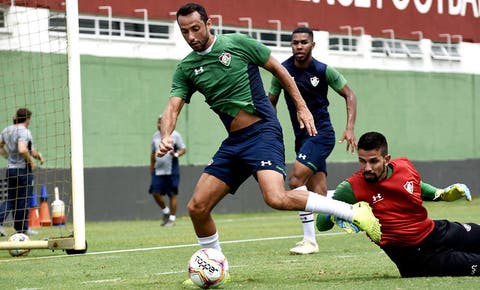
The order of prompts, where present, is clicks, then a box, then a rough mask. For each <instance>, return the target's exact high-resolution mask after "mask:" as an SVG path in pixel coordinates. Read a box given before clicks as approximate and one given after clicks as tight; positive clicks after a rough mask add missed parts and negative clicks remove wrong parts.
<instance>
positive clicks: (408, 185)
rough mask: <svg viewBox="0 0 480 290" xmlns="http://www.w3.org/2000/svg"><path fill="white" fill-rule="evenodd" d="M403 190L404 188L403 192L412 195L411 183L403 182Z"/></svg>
mask: <svg viewBox="0 0 480 290" xmlns="http://www.w3.org/2000/svg"><path fill="white" fill-rule="evenodd" d="M403 188H405V190H406V191H407V192H408V193H410V194H412V193H413V181H407V182H405V184H404V185H403Z"/></svg>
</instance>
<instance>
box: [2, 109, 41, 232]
mask: <svg viewBox="0 0 480 290" xmlns="http://www.w3.org/2000/svg"><path fill="white" fill-rule="evenodd" d="M31 116H32V112H31V111H30V110H29V109H27V108H20V109H18V110H17V113H16V115H15V117H14V122H13V123H14V124H13V125H10V126H8V127H6V128H5V129H4V130H3V131H2V133H1V134H0V155H2V156H3V157H5V158H6V159H7V160H8V166H7V171H6V179H7V181H8V194H7V200H6V201H4V202H3V203H2V204H1V205H0V236H6V235H7V233H6V232H5V230H4V229H3V222H4V220H5V218H6V216H7V214H8V213H9V212H10V211H13V212H12V214H13V219H14V223H13V227H14V228H15V230H16V231H17V232H19V233H25V234H27V235H28V234H34V233H35V232H34V231H33V230H30V229H29V228H28V198H29V197H30V196H31V194H32V191H33V180H34V176H33V170H34V169H35V163H34V161H33V159H34V158H35V159H37V160H39V161H40V164H42V163H43V157H42V154H41V153H40V152H39V151H37V150H36V149H35V147H34V146H33V138H32V133H31V132H30V130H29V129H28V126H29V125H30V118H31Z"/></svg>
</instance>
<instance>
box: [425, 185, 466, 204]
mask: <svg viewBox="0 0 480 290" xmlns="http://www.w3.org/2000/svg"><path fill="white" fill-rule="evenodd" d="M462 197H465V198H466V199H467V200H468V201H471V200H472V195H471V193H470V189H469V188H468V187H467V186H466V185H465V184H462V183H455V184H452V185H450V186H448V187H445V188H444V189H438V190H437V191H436V192H435V198H434V200H439V199H441V200H443V201H454V200H457V199H459V198H462Z"/></svg>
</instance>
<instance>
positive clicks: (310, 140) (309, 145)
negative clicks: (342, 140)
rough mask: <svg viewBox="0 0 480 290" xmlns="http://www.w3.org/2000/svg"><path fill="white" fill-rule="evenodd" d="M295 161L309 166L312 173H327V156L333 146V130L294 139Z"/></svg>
mask: <svg viewBox="0 0 480 290" xmlns="http://www.w3.org/2000/svg"><path fill="white" fill-rule="evenodd" d="M295 147H296V152H297V161H298V162H300V163H302V164H304V165H305V166H307V167H308V168H310V169H311V170H312V171H313V173H317V172H325V173H327V162H326V160H327V157H328V156H329V155H330V153H332V150H333V148H334V147H335V133H334V132H333V131H327V132H321V131H319V132H318V135H316V136H313V137H307V138H305V139H302V140H296V143H295Z"/></svg>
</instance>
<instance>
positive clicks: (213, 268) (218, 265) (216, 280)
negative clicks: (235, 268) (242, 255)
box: [188, 248, 228, 289]
mask: <svg viewBox="0 0 480 290" xmlns="http://www.w3.org/2000/svg"><path fill="white" fill-rule="evenodd" d="M227 275H228V261H227V258H226V257H225V256H224V255H223V254H222V252H220V251H218V250H215V249H211V248H204V249H200V250H198V251H196V252H195V253H194V254H193V255H192V257H191V258H190V260H189V261H188V276H189V277H190V280H192V282H193V283H194V284H195V285H197V286H198V287H200V288H204V289H206V288H213V287H217V286H220V285H222V284H223V282H225V279H227Z"/></svg>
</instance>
